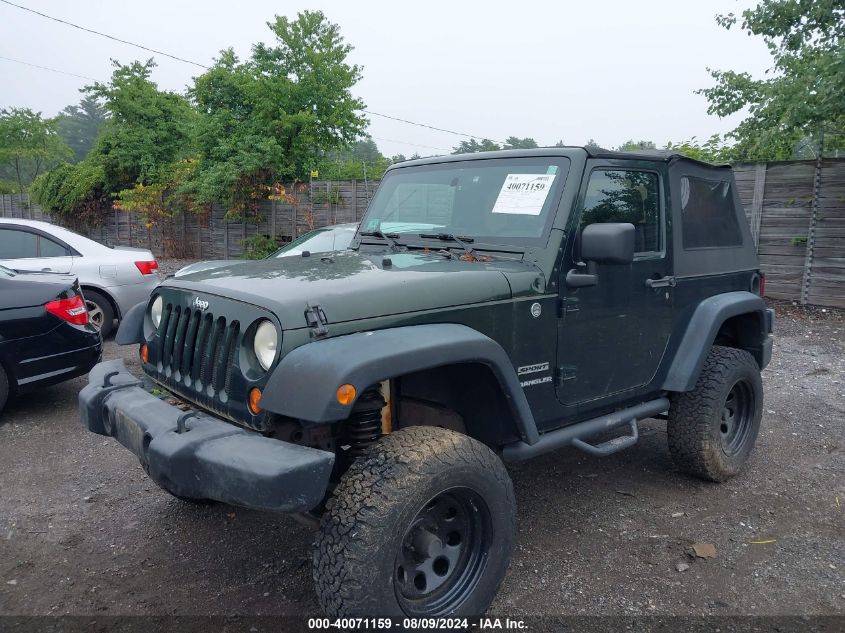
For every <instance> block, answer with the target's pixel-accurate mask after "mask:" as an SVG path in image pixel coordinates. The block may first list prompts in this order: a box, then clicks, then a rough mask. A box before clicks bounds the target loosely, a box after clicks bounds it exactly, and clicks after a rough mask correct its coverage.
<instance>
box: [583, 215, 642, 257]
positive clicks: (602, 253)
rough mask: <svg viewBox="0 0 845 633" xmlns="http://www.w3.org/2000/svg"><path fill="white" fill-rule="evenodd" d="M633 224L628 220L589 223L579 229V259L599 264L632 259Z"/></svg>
mask: <svg viewBox="0 0 845 633" xmlns="http://www.w3.org/2000/svg"><path fill="white" fill-rule="evenodd" d="M634 235H635V230H634V225H633V224H631V223H630V222H615V223H607V224H589V225H587V226H586V227H584V230H583V231H581V259H583V260H584V261H586V262H596V263H599V264H630V263H631V262H632V261H634Z"/></svg>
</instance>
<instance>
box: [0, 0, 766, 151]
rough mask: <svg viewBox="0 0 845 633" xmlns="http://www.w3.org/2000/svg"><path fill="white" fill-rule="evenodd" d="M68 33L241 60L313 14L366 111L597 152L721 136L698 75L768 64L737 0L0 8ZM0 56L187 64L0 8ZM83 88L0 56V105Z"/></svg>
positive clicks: (45, 62)
mask: <svg viewBox="0 0 845 633" xmlns="http://www.w3.org/2000/svg"><path fill="white" fill-rule="evenodd" d="M11 1H14V2H15V3H16V4H20V5H23V6H26V7H29V8H31V9H34V10H37V11H40V12H42V13H46V14H48V15H51V16H53V17H57V18H61V19H64V20H67V21H70V22H73V23H75V24H78V25H80V26H84V27H87V28H90V29H94V30H98V31H101V32H104V33H108V34H110V35H113V36H115V37H118V38H121V39H126V40H131V41H133V42H137V43H139V44H143V45H145V46H147V47H150V48H154V49H158V50H161V51H164V52H167V53H170V54H172V55H175V56H178V57H183V58H185V59H189V60H193V61H196V62H199V63H201V64H211V63H212V60H213V59H214V58H215V57H216V56H217V55H218V53H219V51H220V50H222V49H224V48H228V47H232V48H234V49H235V52H236V53H238V54H239V55H240V56H241V57H246V56H248V55H249V52H250V47H251V45H252V44H254V43H256V42H258V41H265V42H268V43H271V42H272V41H273V39H272V38H273V36H272V34H271V33H270V31H269V29H268V28H267V26H266V22H267V21H269V20H272V19H273V16H274V15H277V14H280V15H287V16H290V17H294V16H295V15H296V13H297V12H298V11H301V10H304V9H310V10H317V9H319V10H322V11H323V12H324V13H325V14H326V16H327V17H328V19H329V20H331V21H332V22H335V23H337V24H338V25H339V26H340V30H341V33H342V35H343V36H344V38H345V39H346V41H347V42H348V43H350V44H351V45H352V46H353V47H354V50H353V51H352V53H351V54H350V57H349V60H350V61H351V62H352V63H356V64H359V65H361V66H362V67H363V79H362V80H361V81H360V82H359V83H358V84H357V85H356V87H355V88H354V91H353V92H354V93H355V95H356V96H358V97H360V98H361V99H363V101H364V103H365V104H366V106H367V108H368V109H369V110H370V111H372V112H378V113H381V114H386V115H389V116H393V117H397V118H402V119H407V120H411V121H415V122H419V123H424V124H427V125H431V126H435V127H440V128H445V129H448V130H451V131H455V132H462V133H464V134H470V135H477V136H479V137H486V138H490V139H493V140H496V141H502V140H504V139H506V138H507V137H509V136H518V137H526V136H530V137H533V138H534V139H536V140H537V142H538V143H540V144H541V145H551V144H553V143H555V142H557V141H558V140H563V141H564V142H566V143H567V144H570V145H582V144H584V143H586V142H587V141H588V140H590V139H595V140H596V141H597V142H598V143H599V144H600V145H602V146H604V147H615V146H618V145H620V144H622V143H624V142H625V141H627V140H628V139H634V140H641V139H646V140H653V141H655V142H656V143H657V144H658V146H661V145H663V144H665V143H666V142H667V141H675V142H680V141H685V140H689V139H691V138H693V137H696V138H698V139H699V140H704V139H707V138H708V137H709V136H710V135H712V134H714V133H723V132H727V131H729V130H731V129H733V128H734V127H735V126H736V124H737V123H738V122H739V121H740V120H741V118H742V117H741V115H735V116H733V117H728V118H725V119H719V118H718V117H715V116H710V115H708V114H707V102H706V100H705V99H704V97H703V96H701V95H696V94H695V90H696V89H699V88H703V87H707V86H710V85H712V83H713V81H712V79H711V78H710V76H709V74H708V72H707V68H708V67H710V68H715V69H731V70H743V71H748V72H750V73H751V74H752V75H753V76H755V77H762V76H763V73H764V71H765V70H766V69H767V68H768V67H770V65H771V62H770V57H769V54H768V51H767V49H766V47H765V45H764V44H763V42H762V41H761V40H760V39H759V38H755V37H748V36H747V35H746V34H745V33H743V32H742V31H740V30H739V29H738V28H734V29H732V30H730V31H726V30H725V29H723V28H721V27H719V26H718V25H717V24H716V22H715V19H714V18H715V16H716V15H717V14H720V13H728V12H733V13H736V14H739V13H740V12H741V11H742V10H743V9H745V8H747V7H749V6H751V5H753V4H755V3H754V2H751V1H749V0H671V1H668V0H667V1H664V0H638V1H636V2H633V1H630V0H629V1H627V2H625V1H621V0H603V1H601V2H596V1H593V2H584V1H578V2H573V1H571V0H559V1H557V2H554V1H552V0H548V1H545V2H541V1H533V0H510V1H509V2H504V1H500V0H486V1H482V0H462V1H460V2H459V1H457V0H451V1H443V0H426V1H425V2H413V3H412V2H401V1H400V2H376V1H367V0H358V1H356V2H351V1H348V0H347V1H343V0H322V1H321V2H296V3H292V2H285V1H284V0H277V1H276V2H267V1H265V0H253V1H247V0H241V1H240V2H224V1H220V0H204V1H200V0H190V1H189V0H169V1H166V2H165V1H162V0H144V2H126V1H125V0H124V1H115V0H74V1H70V0H11ZM0 33H2V34H3V36H2V38H0V57H10V58H13V59H17V60H20V61H24V62H28V63H30V64H37V65H40V66H47V67H50V68H54V69H57V70H61V71H65V72H67V73H73V74H76V75H83V76H86V77H91V78H95V79H98V80H107V79H108V77H109V76H110V74H111V64H110V61H109V60H110V59H117V60H118V61H120V62H122V63H129V62H131V61H133V60H135V59H141V60H145V59H147V58H148V57H150V56H153V57H155V58H156V61H157V63H158V67H157V68H156V69H155V71H154V73H153V77H152V78H153V80H154V81H156V82H157V83H158V85H159V87H161V88H164V89H168V90H174V91H183V90H184V89H185V87H186V86H187V85H189V84H190V83H191V78H192V77H194V76H196V75H197V74H199V73H201V72H202V70H201V69H200V68H198V67H197V66H193V65H191V64H187V63H183V62H178V61H175V60H172V59H168V58H166V57H161V56H157V55H153V54H151V53H148V52H146V51H142V50H139V49H137V48H133V47H132V46H129V45H126V44H121V43H119V42H115V41H112V40H109V39H105V38H102V37H99V36H96V35H92V34H90V33H87V32H83V31H80V30H77V29H74V28H71V27H68V26H65V25H63V24H58V23H56V22H52V21H50V20H47V19H45V18H42V17H40V16H37V15H33V14H31V13H27V12H25V11H22V10H20V9H18V8H15V7H12V6H9V5H7V4H2V3H0ZM86 83H91V82H90V81H88V80H86V79H80V78H78V77H72V76H68V75H63V74H59V73H56V72H50V71H46V70H41V69H37V68H33V67H31V66H26V65H23V64H20V63H14V62H10V61H7V60H5V59H0V107H12V106H16V107H29V108H32V109H33V110H36V111H41V112H42V113H43V114H44V115H45V116H52V115H54V114H56V113H57V112H58V111H60V110H61V109H62V108H63V107H65V106H66V105H68V104H73V103H77V102H78V101H79V99H80V98H81V96H82V95H80V94H79V88H81V87H82V86H83V85H85V84H86ZM369 118H370V122H371V123H370V127H369V132H370V134H371V135H372V136H373V138H374V139H375V140H376V143H377V144H378V146H379V149H380V150H381V151H382V153H384V154H386V155H388V156H392V155H395V154H404V155H406V156H410V155H412V154H414V153H415V152H416V153H419V154H421V155H424V156H425V155H431V154H443V153H448V152H449V151H451V148H453V147H454V146H456V145H457V144H458V143H459V142H460V141H461V140H464V139H465V138H466V137H465V136H459V135H456V134H450V133H446V132H438V131H434V130H430V129H427V128H423V127H419V126H414V125H409V124H406V123H401V122H398V121H393V120H389V119H386V118H382V117H379V116H375V115H370V117H369Z"/></svg>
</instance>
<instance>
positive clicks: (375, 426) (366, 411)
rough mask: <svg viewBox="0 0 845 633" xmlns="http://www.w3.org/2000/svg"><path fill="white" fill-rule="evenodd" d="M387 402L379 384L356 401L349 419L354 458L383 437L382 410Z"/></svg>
mask: <svg viewBox="0 0 845 633" xmlns="http://www.w3.org/2000/svg"><path fill="white" fill-rule="evenodd" d="M385 404H386V402H385V400H384V398H383V397H382V395H381V390H380V389H379V386H378V385H376V386H373V387H370V388H368V389H367V390H366V391H364V393H362V394H361V396H360V397H359V398H358V401H357V402H356V403H355V407H354V408H353V409H352V413H351V414H350V415H349V419H348V420H347V428H348V429H349V447H350V448H349V453H350V456H351V457H352V458H353V459H354V458H356V457H358V456H359V455H361V454H362V453H363V452H364V451H365V450H366V449H367V448H369V447H370V446H372V445H373V444H375V443H376V442H377V441H378V439H379V438H380V437H381V435H382V433H381V410H382V409H383V408H384V405H385Z"/></svg>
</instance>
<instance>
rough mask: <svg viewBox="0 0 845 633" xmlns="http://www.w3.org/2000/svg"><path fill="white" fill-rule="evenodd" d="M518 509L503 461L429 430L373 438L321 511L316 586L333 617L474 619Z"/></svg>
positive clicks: (502, 561) (495, 583) (463, 439)
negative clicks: (371, 444)
mask: <svg viewBox="0 0 845 633" xmlns="http://www.w3.org/2000/svg"><path fill="white" fill-rule="evenodd" d="M515 526H516V503H515V501H514V494H513V486H512V484H511V480H510V477H509V476H508V473H507V470H505V467H504V465H503V464H502V461H501V460H500V459H499V458H498V457H497V456H496V454H495V453H493V451H491V450H490V449H489V448H487V447H486V446H485V445H484V444H482V443H480V442H478V441H477V440H474V439H472V438H470V437H467V436H465V435H461V434H460V433H455V432H454V431H449V430H446V429H442V428H437V427H424V426H417V427H408V428H405V429H400V430H398V431H396V432H394V433H391V434H390V435H387V436H385V437H383V438H381V439H380V440H379V441H378V442H377V443H376V444H375V445H374V446H372V447H370V448H369V449H367V451H366V452H365V453H364V454H363V455H362V456H361V457H359V458H358V459H356V460H355V462H354V463H353V464H352V465H351V466H350V467H349V470H347V471H346V473H345V474H344V475H343V478H342V479H341V481H340V484H339V485H338V486H337V488H336V489H335V491H334V493H333V495H332V497H331V499H329V502H328V503H327V505H326V511H325V513H324V514H323V517H322V520H321V522H320V531H319V532H318V535H317V538H316V542H315V550H314V581H315V584H316V589H317V595H318V597H319V599H320V603H321V604H322V606H323V609H324V610H325V611H326V613H328V614H329V615H330V616H332V617H344V616H352V617H358V616H361V617H365V616H392V617H403V616H412V617H434V616H441V615H449V616H457V617H471V616H477V615H480V614H482V613H484V611H486V610H487V608H488V607H489V606H490V603H491V602H492V601H493V598H494V597H495V595H496V592H497V591H498V588H499V585H500V584H501V582H502V579H503V578H504V575H505V570H506V569H507V565H508V561H509V560H510V555H511V551H512V549H513V542H514V531H515Z"/></svg>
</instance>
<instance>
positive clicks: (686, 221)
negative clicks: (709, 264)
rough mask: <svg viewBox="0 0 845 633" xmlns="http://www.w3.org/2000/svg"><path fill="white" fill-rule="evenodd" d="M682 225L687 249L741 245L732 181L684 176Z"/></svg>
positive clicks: (682, 180) (684, 243) (682, 185)
mask: <svg viewBox="0 0 845 633" xmlns="http://www.w3.org/2000/svg"><path fill="white" fill-rule="evenodd" d="M681 228H682V240H683V245H684V249H694V248H720V247H731V246H742V231H741V229H740V226H739V222H738V220H737V212H736V207H735V206H734V195H733V190H732V189H731V183H730V182H728V181H725V180H707V179H705V178H696V177H695V176H683V177H682V178H681Z"/></svg>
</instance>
